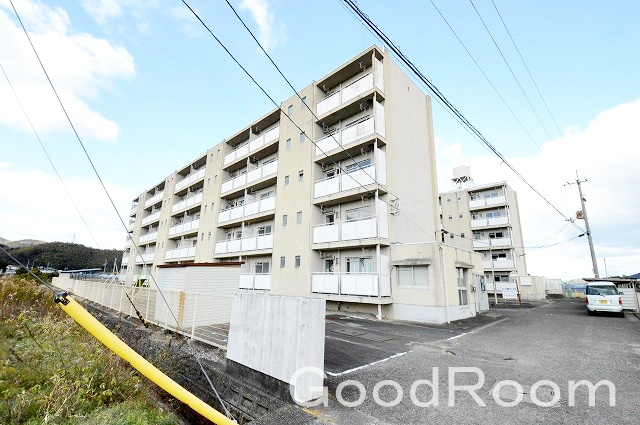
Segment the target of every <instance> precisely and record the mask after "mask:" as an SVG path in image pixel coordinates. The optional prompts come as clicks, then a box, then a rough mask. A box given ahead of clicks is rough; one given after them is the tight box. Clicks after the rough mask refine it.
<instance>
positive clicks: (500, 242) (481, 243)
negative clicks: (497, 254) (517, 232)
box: [473, 238, 511, 249]
mask: <svg viewBox="0 0 640 425" xmlns="http://www.w3.org/2000/svg"><path fill="white" fill-rule="evenodd" d="M503 246H511V238H494V239H491V245H489V239H475V240H474V241H473V248H474V249H475V248H487V249H488V248H489V247H492V248H496V247H503Z"/></svg>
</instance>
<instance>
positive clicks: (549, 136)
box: [469, 0, 551, 148]
mask: <svg viewBox="0 0 640 425" xmlns="http://www.w3.org/2000/svg"><path fill="white" fill-rule="evenodd" d="M469 2H470V3H471V5H472V6H473V9H474V10H475V11H476V14H477V15H478V18H480V21H481V22H482V25H484V29H485V30H487V34H489V37H491V40H492V41H493V44H494V45H495V46H496V49H498V52H500V56H502V60H503V61H504V63H505V64H506V65H507V68H509V72H511V75H512V76H513V79H514V80H516V83H517V84H518V87H520V91H521V92H522V95H523V96H524V98H525V99H527V103H528V104H529V106H530V107H531V110H532V111H533V113H534V115H535V116H536V118H537V119H538V122H539V123H540V126H542V128H543V129H544V132H545V134H546V135H547V137H548V138H549V140H551V135H550V134H549V132H548V131H547V127H545V125H544V123H543V122H542V120H541V119H540V115H538V112H537V111H536V108H534V107H533V104H532V103H531V100H530V99H529V96H527V93H525V91H524V88H522V84H520V80H518V77H516V74H515V73H514V72H513V69H512V68H511V65H509V62H508V61H507V58H505V56H504V54H503V53H502V49H500V46H498V43H497V42H496V39H495V38H493V34H491V31H489V27H487V24H486V23H485V22H484V19H482V16H481V15H480V12H479V11H478V9H477V8H476V5H475V4H474V3H473V0H469ZM536 146H537V144H536ZM538 148H540V147H539V146H538Z"/></svg>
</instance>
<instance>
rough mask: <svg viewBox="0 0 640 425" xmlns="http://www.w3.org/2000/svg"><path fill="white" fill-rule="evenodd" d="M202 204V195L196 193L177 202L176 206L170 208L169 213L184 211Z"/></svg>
mask: <svg viewBox="0 0 640 425" xmlns="http://www.w3.org/2000/svg"><path fill="white" fill-rule="evenodd" d="M201 202H202V193H198V194H197V195H195V196H190V197H188V198H187V199H183V200H182V201H180V202H178V203H177V204H175V205H174V206H173V207H172V208H171V212H172V213H174V212H177V211H180V210H184V209H185V208H190V207H192V206H194V205H197V204H199V203H201Z"/></svg>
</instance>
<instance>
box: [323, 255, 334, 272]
mask: <svg viewBox="0 0 640 425" xmlns="http://www.w3.org/2000/svg"><path fill="white" fill-rule="evenodd" d="M324 272H325V273H333V258H331V259H325V260H324Z"/></svg>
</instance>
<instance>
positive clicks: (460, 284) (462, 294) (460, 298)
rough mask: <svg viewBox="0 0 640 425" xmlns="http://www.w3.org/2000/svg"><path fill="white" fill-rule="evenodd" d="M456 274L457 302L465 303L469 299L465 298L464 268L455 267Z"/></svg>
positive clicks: (467, 302)
mask: <svg viewBox="0 0 640 425" xmlns="http://www.w3.org/2000/svg"><path fill="white" fill-rule="evenodd" d="M456 275H457V276H458V304H459V305H467V304H469V300H468V299H467V282H466V279H465V270H464V269H463V268H459V267H458V268H456Z"/></svg>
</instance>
